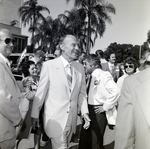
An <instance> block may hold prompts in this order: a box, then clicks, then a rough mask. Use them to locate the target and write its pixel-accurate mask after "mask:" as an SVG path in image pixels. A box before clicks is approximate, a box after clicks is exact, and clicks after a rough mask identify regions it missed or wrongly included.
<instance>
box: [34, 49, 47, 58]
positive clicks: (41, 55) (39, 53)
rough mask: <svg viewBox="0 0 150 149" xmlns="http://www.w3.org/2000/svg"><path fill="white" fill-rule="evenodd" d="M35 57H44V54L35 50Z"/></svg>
mask: <svg viewBox="0 0 150 149" xmlns="http://www.w3.org/2000/svg"><path fill="white" fill-rule="evenodd" d="M35 55H36V56H38V57H43V58H44V57H45V52H44V51H42V50H37V51H36V52H35Z"/></svg>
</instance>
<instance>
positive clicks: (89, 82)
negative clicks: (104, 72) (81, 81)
mask: <svg viewBox="0 0 150 149" xmlns="http://www.w3.org/2000/svg"><path fill="white" fill-rule="evenodd" d="M91 80H92V75H89V76H88V80H87V90H86V91H87V95H88V94H89V90H90V84H91Z"/></svg>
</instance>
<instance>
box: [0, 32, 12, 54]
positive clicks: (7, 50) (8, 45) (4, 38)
mask: <svg viewBox="0 0 150 149" xmlns="http://www.w3.org/2000/svg"><path fill="white" fill-rule="evenodd" d="M13 47H14V46H13V38H12V34H11V33H10V32H9V31H8V30H1V31H0V53H1V54H2V55H3V56H5V57H8V56H10V54H11V53H12V50H13Z"/></svg>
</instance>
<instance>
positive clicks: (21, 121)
mask: <svg viewBox="0 0 150 149" xmlns="http://www.w3.org/2000/svg"><path fill="white" fill-rule="evenodd" d="M22 124H23V119H22V118H21V120H20V122H19V124H18V125H16V127H19V126H21V125H22Z"/></svg>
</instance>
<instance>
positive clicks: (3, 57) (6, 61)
mask: <svg viewBox="0 0 150 149" xmlns="http://www.w3.org/2000/svg"><path fill="white" fill-rule="evenodd" d="M0 57H1V58H2V60H3V61H4V62H5V63H6V64H10V62H9V60H8V59H7V58H6V57H5V56H3V55H2V54H1V53H0Z"/></svg>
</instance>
